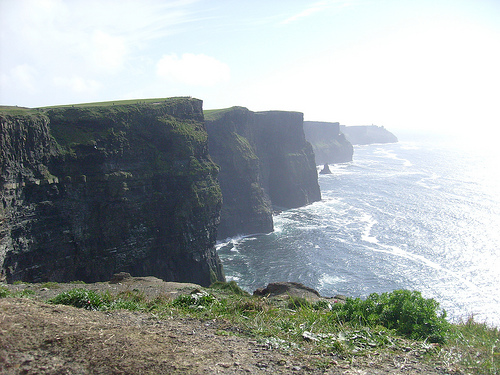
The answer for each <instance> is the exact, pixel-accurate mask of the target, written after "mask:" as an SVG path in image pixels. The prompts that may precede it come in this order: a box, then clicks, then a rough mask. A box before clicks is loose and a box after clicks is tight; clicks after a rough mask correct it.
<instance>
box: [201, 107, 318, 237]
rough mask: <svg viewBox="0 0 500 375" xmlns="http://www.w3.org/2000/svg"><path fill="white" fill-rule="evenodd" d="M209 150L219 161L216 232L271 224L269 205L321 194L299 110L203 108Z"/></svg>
mask: <svg viewBox="0 0 500 375" xmlns="http://www.w3.org/2000/svg"><path fill="white" fill-rule="evenodd" d="M205 120H206V127H207V132H208V138H209V148H210V155H211V156H212V157H213V159H214V161H215V162H216V163H217V164H218V165H219V166H220V174H219V181H220V185H221V190H222V196H223V205H222V211H221V224H220V227H219V234H218V237H219V238H226V237H229V236H233V235H236V234H250V233H268V232H271V231H272V230H273V223H272V212H273V206H276V207H279V208H280V209H283V208H294V207H300V206H303V205H306V204H309V203H312V202H315V201H318V200H320V199H321V193H320V190H319V185H318V175H317V171H316V166H315V161H314V153H313V150H312V147H311V145H310V144H309V143H308V142H307V141H306V139H305V136H304V130H303V115H302V113H298V112H284V111H267V112H252V111H249V110H248V109H246V108H243V107H233V108H229V109H223V110H213V111H205Z"/></svg>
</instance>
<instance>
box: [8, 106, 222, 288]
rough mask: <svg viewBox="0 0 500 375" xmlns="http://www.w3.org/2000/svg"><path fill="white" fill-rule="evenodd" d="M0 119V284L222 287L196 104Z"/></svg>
mask: <svg viewBox="0 0 500 375" xmlns="http://www.w3.org/2000/svg"><path fill="white" fill-rule="evenodd" d="M0 114H1V115H0V123H1V127H0V144H1V154H0V157H1V158H0V166H1V170H0V188H1V194H2V196H1V198H2V203H1V204H0V279H7V281H8V282H13V281H16V280H23V281H28V282H40V281H49V280H50V281H60V282H62V281H70V280H83V281H86V282H91V281H104V280H109V279H110V278H111V276H112V275H113V273H116V272H120V271H126V272H130V273H131V274H132V275H134V276H146V275H153V276H157V277H159V278H162V279H164V280H166V281H185V282H195V283H199V284H202V285H208V284H210V282H211V281H215V280H216V279H219V280H221V279H223V273H222V268H221V264H220V261H219V259H218V257H217V255H216V253H215V248H214V245H215V238H216V231H217V225H218V222H219V213H220V207H221V191H220V188H219V185H218V183H217V181H216V175H217V166H216V165H215V164H214V163H213V162H212V161H211V159H210V158H209V156H208V142H207V133H206V131H205V128H204V124H203V112H202V102H201V101H200V100H196V99H189V98H173V99H169V100H166V101H162V102H158V103H148V104H146V103H144V104H134V105H119V102H118V103H117V105H108V106H85V107H75V108H71V107H69V108H54V109H50V110H39V111H24V112H22V111H21V112H19V111H17V112H16V111H2V112H0Z"/></svg>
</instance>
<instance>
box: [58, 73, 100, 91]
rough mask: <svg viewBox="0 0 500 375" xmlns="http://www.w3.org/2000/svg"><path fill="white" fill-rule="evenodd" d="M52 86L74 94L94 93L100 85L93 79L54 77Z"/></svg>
mask: <svg viewBox="0 0 500 375" xmlns="http://www.w3.org/2000/svg"><path fill="white" fill-rule="evenodd" d="M54 84H55V85H56V86H60V87H65V88H69V89H70V90H71V91H73V92H75V93H79V94H80V93H95V92H96V91H98V90H99V89H100V88H102V86H103V85H102V84H101V83H100V82H98V81H96V80H93V79H85V78H82V77H79V76H72V77H55V78H54Z"/></svg>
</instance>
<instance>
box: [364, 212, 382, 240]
mask: <svg viewBox="0 0 500 375" xmlns="http://www.w3.org/2000/svg"><path fill="white" fill-rule="evenodd" d="M361 221H363V222H365V223H366V224H367V225H366V227H365V228H364V230H363V233H362V234H361V239H362V240H363V241H366V242H370V243H373V244H377V243H378V240H377V237H373V236H371V235H370V234H371V231H372V228H373V226H374V225H375V224H377V221H376V220H375V219H374V218H373V217H372V216H371V215H369V214H367V213H365V214H363V216H362V217H361Z"/></svg>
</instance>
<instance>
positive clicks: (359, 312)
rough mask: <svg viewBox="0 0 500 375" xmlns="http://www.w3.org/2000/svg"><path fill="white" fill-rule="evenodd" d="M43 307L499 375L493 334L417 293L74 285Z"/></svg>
mask: <svg viewBox="0 0 500 375" xmlns="http://www.w3.org/2000/svg"><path fill="white" fill-rule="evenodd" d="M51 286H52V287H54V288H55V287H57V285H51ZM9 296H18V297H30V293H29V292H27V291H23V292H22V293H19V294H17V295H16V294H13V293H11V292H9V291H8V290H7V289H4V288H1V287H0V297H9ZM49 303H53V304H64V305H71V306H75V307H78V308H85V309H88V310H100V311H107V310H115V309H127V310H132V311H142V312H148V313H151V314H154V315H155V316H156V317H157V318H160V319H161V318H168V317H171V316H187V317H192V318H197V319H201V320H212V319H217V320H220V321H224V322H227V326H228V327H230V328H229V329H225V330H220V331H219V332H218V334H219V335H240V336H251V337H253V338H255V339H257V340H259V341H260V342H262V343H265V345H267V346H268V347H271V348H276V349H279V350H283V351H290V352H294V351H295V350H309V351H314V352H321V353H329V354H331V355H334V356H337V357H339V358H342V359H349V358H354V357H356V356H366V355H377V354H378V353H382V352H398V351H401V350H402V351H409V350H413V351H417V352H418V353H419V355H420V356H421V357H422V359H423V360H425V361H428V362H429V363H437V362H439V363H443V364H445V366H446V368H448V369H456V371H457V373H471V374H499V373H500V355H499V346H500V332H499V331H498V329H497V328H493V327H489V326H488V325H486V324H484V323H478V322H475V321H474V319H473V318H470V319H469V320H467V321H465V322H462V323H459V324H450V323H448V322H447V321H446V320H445V316H446V314H445V312H444V311H441V310H440V309H439V305H438V303H437V302H436V301H434V300H432V299H425V298H423V297H422V296H421V294H420V293H419V292H410V291H406V290H398V291H394V292H391V293H383V294H381V295H378V294H372V295H370V296H369V297H368V298H367V299H366V300H361V299H359V298H347V300H346V301H345V303H344V302H338V301H335V300H327V299H322V300H319V301H316V302H308V301H307V300H305V299H301V298H292V297H290V298H282V299H275V298H262V297H253V296H250V295H249V294H248V293H246V292H244V291H243V290H241V289H240V288H239V287H238V286H237V285H236V283H234V282H230V283H220V282H217V283H215V284H213V285H212V286H211V287H210V288H208V289H206V290H203V291H197V292H196V293H193V294H190V295H181V296H179V297H177V298H175V299H173V300H172V299H169V298H167V297H163V296H160V297H157V298H154V299H150V298H147V297H146V296H145V295H144V294H142V293H141V292H139V291H138V290H130V291H127V292H122V293H119V294H118V295H112V294H111V293H109V292H95V291H91V290H87V289H85V285H75V288H74V289H71V290H69V291H67V292H63V293H60V294H59V295H57V296H56V297H54V298H52V299H51V300H49ZM318 366H321V364H318Z"/></svg>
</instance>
